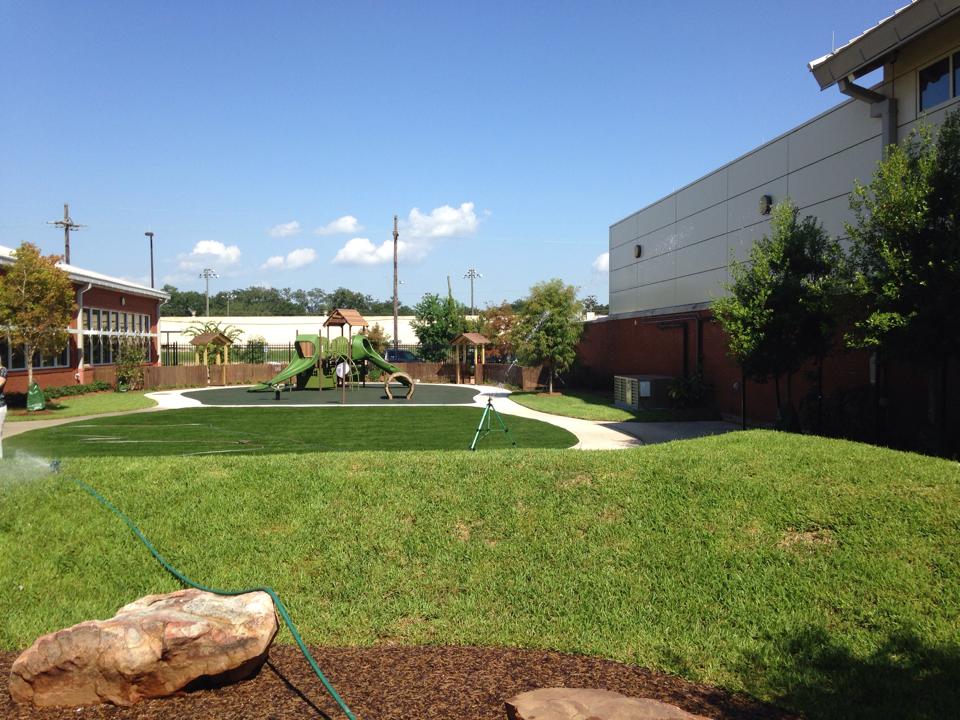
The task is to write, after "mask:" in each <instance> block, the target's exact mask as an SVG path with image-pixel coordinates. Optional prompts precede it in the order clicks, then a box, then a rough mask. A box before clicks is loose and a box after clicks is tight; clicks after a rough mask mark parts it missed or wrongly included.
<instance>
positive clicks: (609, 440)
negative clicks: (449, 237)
mask: <svg viewBox="0 0 960 720" xmlns="http://www.w3.org/2000/svg"><path fill="white" fill-rule="evenodd" d="M230 387H242V386H238V385H232V386H230ZM474 387H475V389H476V390H477V391H478V392H477V394H476V395H475V396H474V398H473V402H472V403H470V405H471V406H477V407H485V406H486V404H487V400H488V399H489V400H491V401H492V403H493V407H494V408H495V409H496V411H497V412H498V413H501V414H503V415H515V416H517V417H525V418H530V419H532V420H540V421H541V422H545V423H550V424H551V425H556V426H557V427H561V428H563V429H564V430H567V431H569V432H571V433H573V434H574V435H575V436H576V438H577V444H576V445H574V446H573V449H575V450H622V449H624V448H631V447H638V446H641V445H648V444H651V443H658V442H668V441H670V440H680V439H685V438H693V437H701V436H703V435H715V434H718V433H723V432H729V431H731V430H736V429H737V426H736V425H735V424H733V423H727V422H720V421H715V422H669V423H667V422H665V423H624V422H601V421H594V420H580V419H579V418H571V417H565V416H563V415H551V414H549V413H544V412H539V411H538V410H531V409H530V408H528V407H525V406H523V405H520V404H519V403H515V402H514V401H513V400H511V399H510V391H509V390H503V389H501V388H497V387H494V386H491V385H476V386H474ZM215 389H222V388H220V386H211V387H209V388H189V389H184V390H160V391H157V392H152V393H147V397H148V398H150V399H151V400H154V401H156V403H157V404H156V405H155V406H154V407H149V408H140V409H139V410H126V411H123V412H112V413H102V414H100V415H78V416H76V417H69V418H56V419H51V420H30V421H24V422H13V423H11V422H6V423H4V426H3V437H4V438H8V437H13V436H14V435H19V434H20V433H23V432H27V431H28V430H39V429H41V428H48V427H54V426H56V425H64V424H66V423H71V422H80V421H83V420H91V419H94V418H98V417H113V416H117V415H133V414H135V413H143V412H157V411H160V410H173V409H180V408H202V407H219V406H216V405H204V404H203V403H201V402H199V401H198V400H195V399H193V398H188V397H184V395H183V394H184V393H186V392H196V391H197V390H215ZM396 406H397V407H408V406H405V405H404V404H403V403H402V401H398V402H397V404H396ZM229 407H242V406H236V405H231V406H229ZM259 407H262V406H259ZM298 407H340V406H339V405H332V406H331V405H299V406H298ZM355 407H364V406H359V405H358V406H355ZM378 407H384V406H383V405H380V406H378ZM423 407H430V406H423ZM445 407H456V406H455V405H451V406H445Z"/></svg>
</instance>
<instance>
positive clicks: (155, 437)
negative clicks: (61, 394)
mask: <svg viewBox="0 0 960 720" xmlns="http://www.w3.org/2000/svg"><path fill="white" fill-rule="evenodd" d="M314 394H318V393H314ZM326 394H327V395H332V394H333V393H326ZM250 395H256V393H250ZM269 397H270V398H272V397H273V395H272V394H271V395H269ZM271 402H272V400H271ZM397 402H400V403H402V402H405V401H403V400H399V401H397ZM482 414H483V409H482V408H479V407H397V406H396V405H394V406H392V407H330V408H310V407H300V408H297V407H288V408H271V409H269V410H267V409H266V408H263V409H260V410H257V409H253V408H251V409H239V408H219V407H210V408H191V409H186V410H165V411H163V412H156V413H139V414H135V415H119V416H113V417H104V418H96V419H93V420H83V421H78V422H75V423H67V424H64V425H57V426H55V427H51V428H44V429H39V430H33V431H31V432H26V433H23V434H22V435H17V436H15V437H13V438H10V439H9V440H6V441H5V442H4V443H3V449H4V454H5V455H9V456H12V457H17V456H38V457H44V458H67V457H111V456H114V457H143V456H159V455H168V456H169V455H176V456H181V457H189V456H204V455H225V456H227V455H229V456H245V455H271V454H285V453H305V452H329V451H344V450H349V451H354V450H387V451H397V450H467V449H468V448H469V447H470V442H471V441H472V440H473V436H474V433H475V432H476V429H477V425H478V424H479V423H480V418H481V416H482ZM503 418H504V421H505V422H506V423H507V427H508V428H509V434H507V433H502V432H496V433H491V434H489V435H487V436H486V437H484V438H483V439H482V440H481V441H480V443H479V444H478V446H477V449H478V450H486V449H496V448H510V447H512V445H511V441H513V442H516V444H517V447H520V448H566V447H570V446H571V445H574V444H576V442H577V439H576V437H575V436H574V435H572V434H571V433H569V432H567V431H566V430H563V429H562V428H558V427H556V426H555V425H550V424H548V423H544V422H540V421H538V420H530V419H527V418H520V417H513V416H503ZM493 427H497V424H496V422H494V423H493Z"/></svg>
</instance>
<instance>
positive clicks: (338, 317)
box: [323, 308, 370, 327]
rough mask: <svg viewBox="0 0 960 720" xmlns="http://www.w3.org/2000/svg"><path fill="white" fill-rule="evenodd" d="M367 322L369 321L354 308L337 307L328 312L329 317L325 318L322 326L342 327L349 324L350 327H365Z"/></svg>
mask: <svg viewBox="0 0 960 720" xmlns="http://www.w3.org/2000/svg"><path fill="white" fill-rule="evenodd" d="M369 324H370V323H368V322H367V321H366V320H364V319H363V315H361V314H360V313H358V312H357V311H356V310H351V309H349V308H337V309H336V310H334V311H333V312H332V313H330V317H328V318H327V319H326V321H325V322H324V323H323V326H324V327H327V326H329V325H335V326H337V327H343V326H344V325H349V326H350V327H367V326H368V325H369Z"/></svg>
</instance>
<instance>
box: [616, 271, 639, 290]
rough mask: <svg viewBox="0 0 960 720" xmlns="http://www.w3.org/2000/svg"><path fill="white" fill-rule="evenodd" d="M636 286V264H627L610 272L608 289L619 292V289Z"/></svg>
mask: <svg viewBox="0 0 960 720" xmlns="http://www.w3.org/2000/svg"><path fill="white" fill-rule="evenodd" d="M635 287H637V266H636V265H628V266H627V267H624V268H620V269H619V270H614V271H613V272H611V273H610V291H611V292H619V291H620V290H629V289H630V288H635Z"/></svg>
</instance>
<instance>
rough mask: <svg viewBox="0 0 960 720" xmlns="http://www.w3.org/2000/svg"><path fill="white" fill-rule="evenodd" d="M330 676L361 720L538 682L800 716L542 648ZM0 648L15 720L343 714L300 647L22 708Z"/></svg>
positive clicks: (346, 654) (484, 712)
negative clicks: (108, 696)
mask: <svg viewBox="0 0 960 720" xmlns="http://www.w3.org/2000/svg"><path fill="white" fill-rule="evenodd" d="M313 652H314V655H315V657H316V659H317V661H318V662H319V664H320V666H321V667H322V668H323V670H324V673H325V674H326V675H327V677H328V678H329V679H330V681H331V682H332V683H333V684H334V687H336V689H337V691H338V692H339V693H340V695H341V696H342V697H343V699H344V700H345V701H346V702H347V704H348V705H349V706H350V709H351V710H352V711H353V713H354V714H355V715H356V716H357V717H359V718H362V720H410V719H411V718H456V719H457V720H503V719H504V718H505V717H506V715H505V713H504V709H503V703H504V701H506V700H507V699H509V698H511V697H513V696H514V695H516V694H518V693H521V692H525V691H527V690H533V689H536V688H540V687H557V686H565V687H595V688H605V689H608V690H613V691H616V692H620V693H623V694H625V695H630V696H633V697H647V698H653V699H656V700H661V701H663V702H668V703H672V704H674V705H678V706H679V707H681V708H683V709H684V710H687V711H689V712H692V713H696V714H700V715H704V716H706V717H709V718H714V719H715V720H799V718H798V716H796V715H791V714H789V713H787V712H784V711H781V710H778V709H777V708H774V707H771V706H769V705H765V704H763V703H760V702H757V701H755V700H753V699H752V698H749V697H747V696H744V695H734V694H731V693H728V692H726V691H724V690H720V689H718V688H715V687H711V686H709V685H701V684H698V683H691V682H687V681H686V680H682V679H680V678H677V677H673V676H670V675H663V674H660V673H655V672H652V671H650V670H645V669H643V668H638V667H631V666H628V665H622V664H620V663H615V662H611V661H609V660H603V659H600V658H594V657H583V656H577V655H566V654H563V653H558V652H551V651H543V650H518V649H513V648H473V647H387V646H378V647H375V648H317V649H314V650H313ZM15 657H16V653H0V716H2V717H4V718H9V719H10V720H27V719H28V718H29V719H30V720H65V719H66V718H71V719H72V720H75V719H76V718H86V719H91V718H93V719H96V720H102V719H104V718H110V719H111V720H170V718H191V719H192V720H222V719H223V718H230V719H231V720H288V719H290V720H292V719H293V718H314V717H323V715H322V714H321V713H326V714H327V715H329V717H330V718H332V719H333V720H340V718H343V717H344V716H343V713H342V712H340V711H339V709H338V708H337V706H336V705H335V704H334V703H333V702H332V701H331V700H330V698H329V697H328V696H327V695H326V693H325V692H324V690H323V687H322V685H321V684H320V681H319V680H318V679H317V678H316V676H315V675H314V674H313V672H312V671H311V670H310V668H309V667H308V666H307V663H306V661H304V659H303V657H302V656H301V655H300V653H299V651H298V650H297V649H296V648H294V647H291V646H279V647H274V648H273V649H272V650H271V651H270V659H269V660H268V661H267V664H266V665H265V666H264V667H263V669H262V670H261V671H260V672H259V673H258V674H257V676H256V677H254V678H252V679H250V680H248V681H246V682H243V683H239V684H237V685H232V686H228V687H223V688H217V689H212V690H198V691H196V692H191V693H184V694H181V695H177V696H174V697H170V698H165V699H160V700H148V701H144V702H141V703H139V704H138V705H135V706H133V707H130V708H117V707H113V706H111V705H100V706H94V707H86V708H83V709H82V710H78V709H77V708H64V709H37V708H33V707H30V706H24V707H20V706H17V705H15V704H14V703H13V702H12V701H11V700H10V695H9V693H8V682H9V676H10V665H11V664H12V662H13V660H14V658H15Z"/></svg>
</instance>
